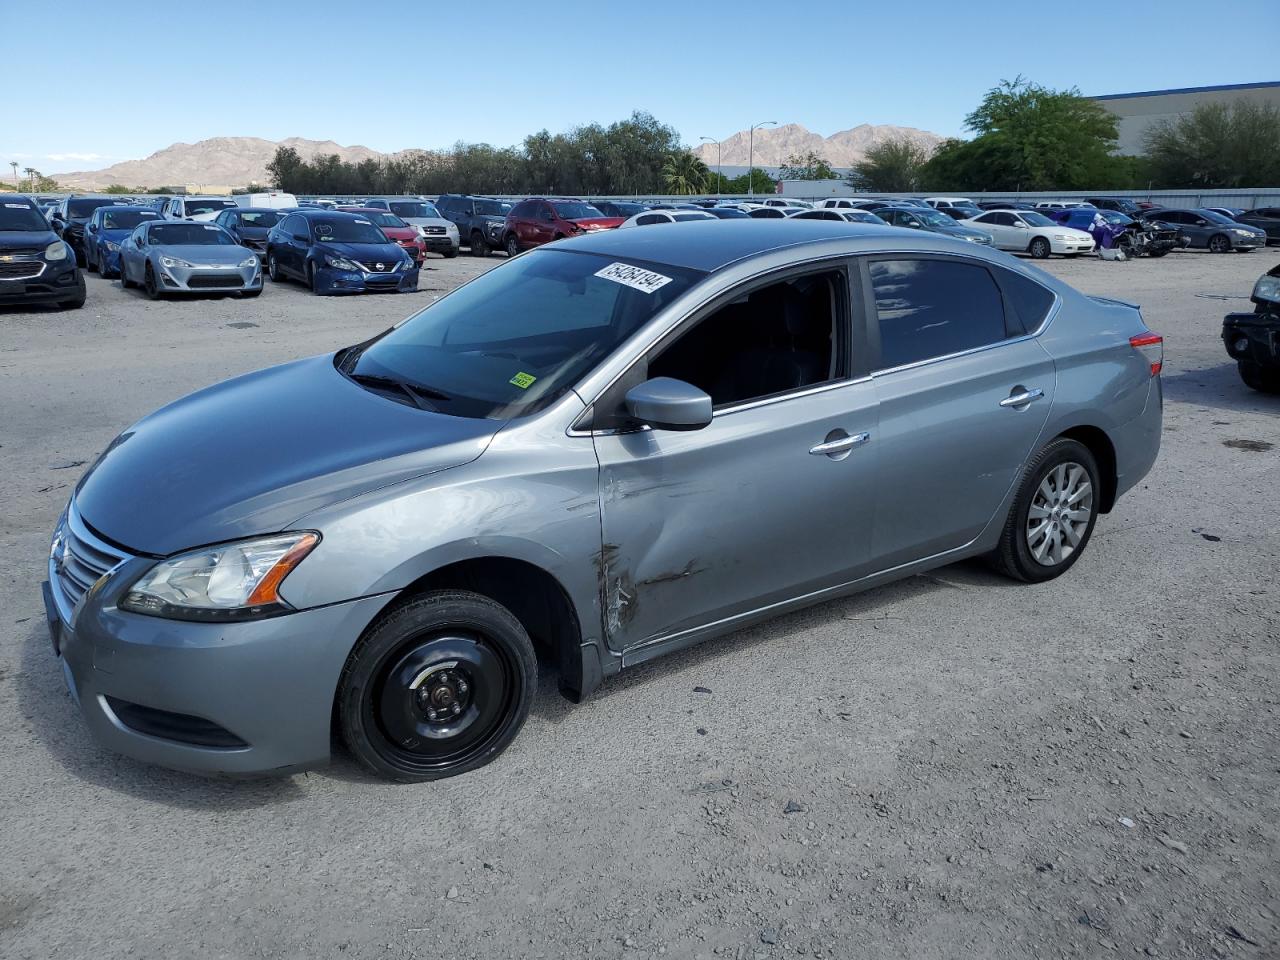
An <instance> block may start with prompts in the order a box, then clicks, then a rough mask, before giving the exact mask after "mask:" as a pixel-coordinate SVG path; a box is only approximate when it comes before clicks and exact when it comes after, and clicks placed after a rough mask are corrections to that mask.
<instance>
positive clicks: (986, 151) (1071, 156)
mask: <svg viewBox="0 0 1280 960" xmlns="http://www.w3.org/2000/svg"><path fill="white" fill-rule="evenodd" d="M965 127H966V128H967V129H969V130H971V131H973V133H974V134H975V136H974V138H973V139H972V140H951V141H947V142H945V143H943V144H942V145H941V146H939V148H938V149H937V150H936V151H935V152H934V155H933V157H931V158H930V160H929V162H928V163H926V164H925V165H924V167H923V168H922V170H921V180H922V185H923V186H924V187H925V188H926V189H947V190H1083V189H1088V188H1107V187H1119V186H1122V185H1125V182H1126V181H1127V177H1128V175H1129V171H1130V165H1128V164H1126V163H1125V162H1124V161H1123V160H1122V159H1121V158H1119V157H1117V156H1115V155H1114V153H1113V151H1114V150H1115V146H1116V140H1117V133H1116V118H1115V117H1114V116H1113V115H1112V114H1111V113H1109V112H1108V111H1107V110H1106V109H1105V108H1104V107H1103V106H1101V105H1100V104H1098V103H1096V102H1095V101H1093V100H1089V99H1086V98H1085V97H1082V96H1081V95H1080V91H1079V90H1077V89H1076V88H1074V87H1073V88H1071V89H1070V90H1063V91H1060V90H1051V89H1049V88H1048V87H1043V86H1040V85H1039V84H1035V83H1031V82H1030V81H1029V80H1026V79H1024V78H1022V77H1017V78H1015V79H1014V80H1004V81H1001V83H1000V84H999V85H998V86H996V87H993V88H992V89H991V90H989V91H988V92H987V95H986V96H985V97H983V99H982V103H980V104H979V105H978V108H977V109H976V110H974V111H973V113H971V114H969V116H967V117H966V118H965Z"/></svg>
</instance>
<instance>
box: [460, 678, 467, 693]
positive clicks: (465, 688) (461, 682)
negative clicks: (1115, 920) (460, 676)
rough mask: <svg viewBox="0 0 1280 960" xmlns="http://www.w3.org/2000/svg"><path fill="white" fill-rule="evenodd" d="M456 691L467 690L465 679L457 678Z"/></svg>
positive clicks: (462, 691) (464, 691) (463, 691)
mask: <svg viewBox="0 0 1280 960" xmlns="http://www.w3.org/2000/svg"><path fill="white" fill-rule="evenodd" d="M458 692H459V693H466V692H467V681H465V680H459V681H458Z"/></svg>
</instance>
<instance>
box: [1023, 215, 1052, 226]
mask: <svg viewBox="0 0 1280 960" xmlns="http://www.w3.org/2000/svg"><path fill="white" fill-rule="evenodd" d="M1021 216H1022V219H1023V220H1025V221H1026V222H1027V223H1029V224H1031V226H1033V227H1055V226H1058V224H1056V223H1054V222H1053V221H1052V220H1050V219H1049V218H1048V217H1046V216H1045V215H1044V214H1043V213H1031V212H1030V211H1028V212H1027V213H1024V214H1021Z"/></svg>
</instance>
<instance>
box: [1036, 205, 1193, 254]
mask: <svg viewBox="0 0 1280 960" xmlns="http://www.w3.org/2000/svg"><path fill="white" fill-rule="evenodd" d="M1047 214H1048V217H1049V219H1050V220H1052V221H1054V222H1055V223H1060V224H1062V225H1063V226H1064V227H1074V228H1075V229H1077V230H1083V231H1085V232H1086V233H1088V234H1089V236H1091V237H1092V238H1093V242H1094V244H1095V248H1096V249H1099V250H1109V249H1111V248H1112V247H1115V248H1118V249H1121V250H1123V251H1124V252H1125V254H1126V255H1127V256H1129V257H1163V256H1165V255H1166V254H1167V253H1169V252H1170V251H1171V250H1174V249H1175V248H1176V247H1177V246H1178V234H1177V231H1175V230H1174V229H1173V228H1172V227H1169V226H1168V225H1167V224H1163V223H1160V222H1158V221H1156V220H1151V221H1146V220H1134V219H1133V218H1132V217H1130V216H1128V215H1127V214H1123V213H1121V212H1120V211H1119V210H1099V209H1097V208H1096V207H1071V208H1069V209H1066V210H1049V211H1047Z"/></svg>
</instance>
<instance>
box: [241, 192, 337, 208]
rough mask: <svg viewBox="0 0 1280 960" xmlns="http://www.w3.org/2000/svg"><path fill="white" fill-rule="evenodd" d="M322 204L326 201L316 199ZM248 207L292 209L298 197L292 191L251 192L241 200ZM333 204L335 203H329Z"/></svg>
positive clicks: (296, 204) (295, 205) (296, 203)
mask: <svg viewBox="0 0 1280 960" xmlns="http://www.w3.org/2000/svg"><path fill="white" fill-rule="evenodd" d="M316 202H317V203H318V204H319V205H320V206H322V207H323V206H325V204H324V203H321V202H320V201H318V200H317V201H316ZM240 203H242V204H243V205H244V206H246V207H252V208H253V209H255V210H292V209H294V208H295V207H297V206H298V198H297V197H295V196H294V195H293V194H292V193H284V192H282V191H280V190H273V191H271V192H270V193H251V194H249V195H248V196H246V197H243V198H242V199H241V200H240ZM328 206H333V204H328Z"/></svg>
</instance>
